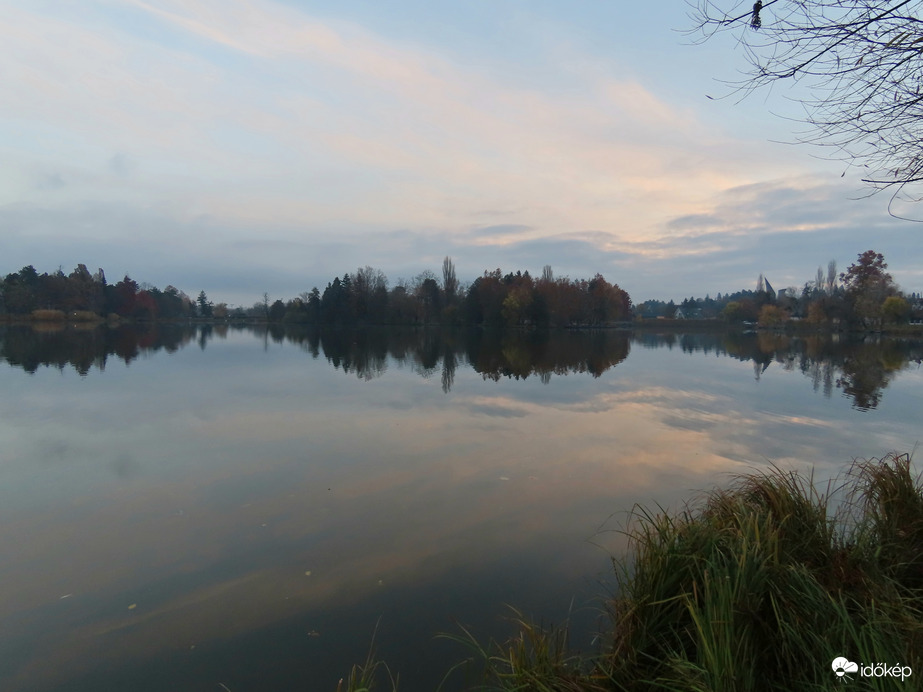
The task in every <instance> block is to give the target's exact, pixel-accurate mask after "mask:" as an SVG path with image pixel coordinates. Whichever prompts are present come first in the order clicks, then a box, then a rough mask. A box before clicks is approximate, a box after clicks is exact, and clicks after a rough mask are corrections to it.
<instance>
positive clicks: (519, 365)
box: [0, 325, 923, 411]
mask: <svg viewBox="0 0 923 692" xmlns="http://www.w3.org/2000/svg"><path fill="white" fill-rule="evenodd" d="M232 331H238V332H240V331H243V332H249V333H252V334H254V335H256V336H257V337H259V338H260V339H262V340H263V341H264V344H266V345H268V344H269V343H274V344H282V343H286V342H290V343H294V344H297V345H299V346H300V347H301V348H302V349H303V350H304V351H305V352H307V353H308V354H310V356H311V357H312V358H320V357H321V356H323V357H324V358H325V359H326V360H327V362H329V363H330V364H331V365H332V366H333V367H334V368H336V369H338V370H342V371H343V372H346V373H350V374H354V375H356V376H357V377H359V378H360V379H363V380H366V381H370V380H373V379H376V378H379V377H382V376H383V375H384V374H385V373H386V372H387V369H388V363H389V361H390V362H392V363H394V364H396V365H398V366H399V367H406V368H409V369H410V370H411V371H413V372H416V373H418V374H419V375H420V376H421V377H425V378H429V377H433V376H435V375H436V374H439V376H440V378H441V382H442V390H443V392H446V393H448V392H449V391H450V390H451V389H452V386H453V384H454V381H455V372H456V369H457V368H458V367H459V366H460V365H469V366H470V367H472V368H473V369H474V370H475V371H476V372H478V373H480V374H481V376H482V377H483V378H484V379H485V380H494V381H497V380H499V379H501V378H513V379H517V380H518V379H525V378H528V377H532V376H536V377H538V378H539V379H540V380H541V381H542V382H544V383H548V382H549V381H550V379H551V377H552V375H566V374H568V373H588V374H590V375H592V376H593V377H599V376H600V375H602V374H603V373H604V372H606V371H607V370H609V369H610V368H613V367H615V366H616V365H618V364H619V363H622V362H623V361H624V360H625V359H626V358H627V357H628V353H629V350H630V346H631V344H636V345H639V346H641V347H642V348H645V349H657V348H667V349H673V348H678V349H680V350H681V351H683V352H685V353H690V354H693V353H705V354H709V353H714V354H715V355H717V356H728V357H731V358H736V359H738V360H741V361H748V362H751V363H752V364H753V372H754V376H755V378H756V379H757V380H759V379H760V378H761V377H762V375H763V374H764V373H765V372H766V371H767V370H768V369H769V368H770V366H773V365H775V366H777V367H780V368H782V369H783V370H785V371H798V372H800V373H802V374H803V375H804V376H806V377H808V378H809V379H810V380H811V381H812V383H813V386H814V391H817V392H822V393H823V395H824V396H825V397H827V398H830V397H831V396H832V394H833V392H834V390H835V389H838V390H840V391H842V393H843V394H844V395H845V396H847V397H849V399H850V400H851V401H852V404H853V406H854V407H855V408H856V409H858V410H861V411H867V410H870V409H875V408H877V407H878V406H879V405H880V404H881V400H882V396H883V393H884V390H885V389H886V388H887V387H888V385H889V384H890V383H891V382H892V381H893V380H894V378H895V377H897V376H898V374H899V373H900V372H902V371H904V370H907V369H908V368H911V367H919V365H920V363H921V359H923V341H921V340H918V339H891V338H883V337H881V336H866V337H864V338H842V337H840V336H839V335H814V336H803V337H791V336H787V335H783V334H774V333H766V332H761V333H742V332H726V333H719V334H715V333H701V334H678V333H654V332H640V333H628V332H617V331H582V332H523V331H497V332H490V331H487V332H484V331H478V330H472V331H453V330H436V329H427V330H422V329H420V330H412V329H363V330H342V329H339V330H337V329H335V330H318V329H294V328H285V327H283V326H280V325H270V326H254V327H241V326H227V325H196V326H190V325H185V326H182V325H146V326H141V327H131V326H119V327H114V328H107V327H97V328H90V329H65V328H63V327H52V328H32V327H22V326H21V327H7V328H4V329H0V358H2V359H3V360H5V361H6V362H8V363H9V364H10V365H13V366H16V367H21V368H22V369H24V370H26V371H27V372H30V373H34V372H36V370H37V369H38V368H40V367H42V366H46V367H56V368H59V369H63V368H65V367H67V366H68V365H69V366H72V367H73V368H74V369H75V370H76V371H77V372H78V373H80V374H81V375H87V374H88V373H89V372H90V371H91V370H92V369H93V368H97V369H99V370H103V369H104V368H105V366H106V363H107V361H108V360H109V359H110V358H112V357H115V358H118V359H119V360H121V361H123V362H125V363H126V364H127V363H131V362H132V361H133V360H135V359H137V358H138V357H140V356H141V355H144V354H147V353H154V352H157V351H164V352H167V353H173V352H175V351H177V350H179V349H181V348H184V347H186V346H188V345H189V344H191V343H196V344H198V346H199V348H200V349H202V350H204V349H205V348H206V347H207V345H208V343H209V341H211V340H212V339H216V338H217V339H226V338H227V337H228V335H229V333H231V332H232Z"/></svg>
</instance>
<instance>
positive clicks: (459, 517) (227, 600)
mask: <svg viewBox="0 0 923 692" xmlns="http://www.w3.org/2000/svg"><path fill="white" fill-rule="evenodd" d="M921 358H923V343H921V342H920V341H913V340H883V339H876V338H872V337H869V338H867V339H866V340H864V341H853V340H849V339H846V338H836V337H819V336H818V337H805V338H789V337H785V336H781V335H772V334H765V333H760V334H740V333H727V334H725V333H721V334H710V333H707V334H670V333H666V334H659V333H655V332H651V331H645V332H639V333H629V332H619V331H593V332H566V333H555V334H530V333H522V332H504V333H493V334H492V333H484V332H477V331H474V332H448V331H438V330H385V329H377V330H364V331H345V330H344V331H329V332H317V331H305V330H301V331H297V330H285V329H282V328H269V329H267V328H236V327H226V326H199V327H194V326H193V327H168V326H158V327H148V328H145V329H131V328H129V327H120V328H105V327H101V328H93V329H53V328H46V329H39V328H36V329H33V328H30V327H0V363H2V366H0V389H2V392H3V396H2V399H0V522H2V524H0V525H2V526H3V531H2V533H0V584H2V589H0V689H3V690H7V691H8V692H20V691H21V692H25V691H26V690H28V691H29V692H42V691H45V690H68V691H74V692H77V691H84V690H86V691H90V690H92V691H93V692H98V691H99V690H115V689H126V690H129V689H130V690H132V691H133V692H139V691H146V690H168V689H169V690H221V689H222V687H224V688H225V689H229V690H231V691H232V692H243V691H244V690H256V689H273V690H331V691H332V690H334V689H335V688H336V683H337V680H339V679H340V678H341V677H344V676H345V675H346V674H347V673H348V671H349V667H350V665H351V664H352V663H356V662H361V661H362V660H364V658H365V655H366V652H367V651H368V648H369V645H370V642H371V640H372V636H373V633H375V645H376V648H377V650H378V652H379V655H380V656H381V657H382V658H384V659H385V660H386V661H387V662H388V663H389V665H390V666H391V667H392V669H394V670H395V671H398V672H400V676H401V689H402V690H411V691H413V690H431V689H434V688H435V686H436V685H437V684H438V682H439V680H440V679H441V677H442V675H443V673H444V672H445V671H446V670H448V669H449V667H451V665H452V664H453V663H455V662H457V661H459V660H461V659H463V658H464V657H465V656H466V654H467V652H466V651H465V650H464V649H463V648H462V647H461V646H460V645H458V644H457V643H455V642H452V641H449V640H446V639H443V638H435V635H437V634H439V633H440V632H449V633H454V634H458V633H459V632H460V629H459V625H464V626H465V627H467V628H470V629H471V630H472V631H473V632H474V633H475V634H476V635H478V636H480V637H484V638H485V639H486V638H487V637H490V636H493V637H502V636H505V635H506V634H508V633H509V632H511V631H512V630H511V627H512V625H511V624H510V623H509V621H508V617H509V616H510V614H511V611H510V609H509V606H514V607H516V608H518V609H519V610H521V611H522V612H523V613H525V614H526V615H528V616H533V617H534V618H535V619H537V620H543V621H544V622H545V623H551V622H554V623H559V622H561V621H562V620H563V619H564V618H566V617H568V615H569V614H570V618H571V620H572V622H573V627H574V643H575V645H577V646H579V647H583V648H591V647H592V646H593V645H594V644H593V642H594V637H593V634H594V632H595V631H596V628H597V627H599V626H601V624H600V612H601V608H602V606H603V600H602V599H603V598H604V597H605V596H606V594H607V593H609V592H611V589H612V588H613V579H612V574H611V572H612V570H611V560H610V556H611V555H618V554H620V552H621V551H622V550H624V548H625V544H624V539H623V538H622V536H621V534H620V533H619V532H618V529H619V528H623V527H624V526H625V525H626V522H627V520H628V514H627V513H628V512H629V511H630V510H631V509H632V507H633V506H634V505H635V504H636V503H640V504H641V505H643V506H648V507H655V506H656V505H657V504H659V505H660V506H663V507H672V508H676V507H681V506H682V503H683V502H684V501H685V500H687V499H690V498H692V497H694V495H695V493H696V491H697V490H700V489H707V488H711V487H714V486H715V485H716V484H723V483H726V482H728V480H729V478H730V477H731V475H732V474H735V473H742V472H747V471H749V470H752V469H764V468H767V467H768V466H769V465H770V464H776V465H778V466H781V467H783V468H793V469H801V470H809V469H813V472H814V475H815V478H816V479H817V480H818V482H820V483H825V482H826V481H827V480H828V479H830V478H833V477H835V476H837V475H838V474H842V473H843V472H844V471H845V469H846V468H847V467H848V464H849V463H850V461H851V460H852V459H853V458H855V457H878V456H882V455H883V454H885V453H887V452H889V451H912V450H913V449H914V447H915V445H916V444H917V442H918V441H919V440H920V439H921V437H923V415H921V411H923V386H921V385H923V369H921V366H920V361H921ZM603 624H604V623H603ZM376 630H377V632H376ZM454 684H455V686H457V685H460V684H461V680H458V681H456V682H455V683H454ZM448 689H453V686H452V685H451V684H450V685H449V686H448Z"/></svg>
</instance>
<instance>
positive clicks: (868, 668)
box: [831, 656, 913, 682]
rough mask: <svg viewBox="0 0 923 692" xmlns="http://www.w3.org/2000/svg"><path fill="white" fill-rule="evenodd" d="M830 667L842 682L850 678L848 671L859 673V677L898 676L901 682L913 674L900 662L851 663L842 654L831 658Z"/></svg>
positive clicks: (908, 667)
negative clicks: (889, 663) (895, 663)
mask: <svg viewBox="0 0 923 692" xmlns="http://www.w3.org/2000/svg"><path fill="white" fill-rule="evenodd" d="M831 667H832V668H833V672H834V673H836V676H837V677H838V678H840V680H841V681H844V682H845V681H846V680H850V679H851V676H850V675H849V674H850V673H859V677H862V678H900V679H901V682H903V681H904V680H906V679H907V678H909V677H910V676H911V675H912V674H913V671H912V670H911V669H910V666H902V665H901V664H900V663H898V664H897V665H893V666H891V665H888V664H886V663H874V664H872V665H865V664H864V663H862V664H860V663H853V662H852V661H850V660H849V659H846V658H844V657H842V656H838V657H837V658H835V659H833V663H832V664H831Z"/></svg>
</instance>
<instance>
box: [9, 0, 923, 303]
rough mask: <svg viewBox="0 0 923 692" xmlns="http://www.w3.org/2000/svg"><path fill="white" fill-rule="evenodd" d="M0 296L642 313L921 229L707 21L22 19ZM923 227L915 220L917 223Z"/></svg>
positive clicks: (174, 9) (549, 13) (555, 12)
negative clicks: (430, 291)
mask: <svg viewBox="0 0 923 692" xmlns="http://www.w3.org/2000/svg"><path fill="white" fill-rule="evenodd" d="M0 11H2V13H3V22H2V23H0V85H2V88H0V273H2V274H6V273H9V272H13V271H17V270H18V269H20V268H21V267H23V266H25V265H28V264H32V265H34V266H35V268H36V269H37V270H38V271H39V272H51V271H55V270H57V269H58V267H61V268H63V270H64V271H65V273H68V272H70V271H71V270H72V269H73V268H74V267H76V265H77V264H78V263H84V264H86V265H87V266H88V267H89V269H90V271H95V269H96V268H97V267H102V268H103V269H104V270H105V271H106V275H107V277H108V278H109V280H110V281H113V280H118V279H120V278H121V277H122V276H124V275H125V274H128V275H130V276H131V277H132V278H133V279H135V280H136V281H139V282H147V283H151V284H153V285H156V286H158V287H160V288H163V287H165V286H167V285H173V286H176V287H177V288H180V289H182V290H184V291H186V292H187V293H189V294H190V295H197V294H198V292H199V291H200V290H205V291H206V292H207V294H208V296H209V298H210V299H212V300H213V301H215V302H227V303H229V304H232V305H245V306H246V305H250V304H252V303H254V302H256V301H258V300H260V299H261V297H262V295H263V293H264V292H266V293H268V294H269V295H270V297H271V299H276V298H281V299H283V300H287V299H290V298H292V297H295V296H297V295H298V294H299V293H301V292H303V291H308V290H310V289H311V287H313V286H318V287H319V288H320V289H321V290H323V288H324V286H326V284H327V282H328V281H330V280H331V279H332V278H333V277H334V276H341V275H342V274H344V273H346V272H350V273H352V272H354V271H355V270H356V269H357V268H358V267H364V266H366V265H369V266H372V267H376V268H380V269H381V270H382V271H384V272H385V274H386V275H387V276H388V277H389V279H390V281H391V285H394V284H395V283H396V282H397V281H398V280H400V279H407V280H410V279H412V278H413V277H414V276H416V275H418V274H419V273H420V272H423V271H425V270H430V271H433V272H436V273H437V274H438V273H439V272H440V268H441V265H442V260H443V258H444V257H445V256H449V257H451V258H452V259H453V261H454V263H455V266H456V270H457V274H458V277H459V279H460V280H462V281H463V282H469V281H472V280H473V279H474V278H476V277H477V276H479V275H481V274H482V273H483V272H484V271H485V270H493V269H496V268H500V269H501V270H502V271H503V272H504V273H506V272H508V271H516V270H528V271H529V272H531V273H532V274H533V275H536V274H540V273H541V270H542V267H543V266H544V265H546V264H550V265H551V266H552V268H553V270H554V273H555V275H556V276H570V277H571V278H589V277H591V276H593V275H594V274H596V273H601V274H603V275H604V276H605V277H606V278H607V279H608V280H609V281H612V282H615V283H618V284H619V285H620V286H621V287H622V288H624V289H625V290H626V291H628V293H629V294H630V295H631V297H632V299H633V300H634V301H635V302H636V303H637V302H641V301H643V300H647V299H651V298H656V299H662V300H669V299H671V298H672V299H682V298H684V297H689V296H697V297H704V296H705V295H706V294H709V295H711V296H715V294H717V293H719V292H721V293H726V292H729V291H736V290H739V289H743V288H751V289H752V288H755V285H756V280H757V277H758V275H759V274H760V273H762V274H764V275H765V276H766V277H767V278H768V279H769V280H770V281H771V282H772V284H773V286H774V287H775V288H777V289H779V288H783V287H787V286H796V287H799V288H800V287H801V286H802V285H803V284H804V283H805V282H807V281H809V280H812V279H813V278H814V275H815V273H816V270H817V267H818V266H822V267H823V268H824V271H825V272H826V267H827V263H828V261H830V260H835V261H836V262H837V263H838V266H839V268H840V270H841V271H842V270H843V269H845V268H846V267H847V266H848V265H849V264H850V263H852V262H854V261H855V260H856V258H857V256H858V255H859V254H860V253H862V252H864V251H865V250H869V249H874V250H876V251H877V252H882V253H883V254H884V255H885V259H886V261H888V263H889V269H890V271H891V273H892V274H893V276H894V278H895V279H896V281H897V282H898V283H899V284H900V286H901V287H902V288H903V289H904V290H907V291H921V290H923V242H921V238H923V226H921V225H920V224H918V223H912V222H908V221H902V220H899V219H895V218H893V217H892V216H890V215H889V213H888V202H889V196H888V195H887V193H884V194H878V195H873V196H871V197H869V196H868V192H869V190H868V189H867V188H865V187H864V186H863V184H862V183H861V181H860V177H861V176H860V174H859V172H857V171H855V170H854V169H849V168H847V167H846V166H845V165H844V164H843V163H842V162H837V161H833V160H830V159H826V158H821V157H820V155H825V154H826V153H828V152H823V151H817V150H815V149H812V148H810V147H807V146H804V145H793V144H792V142H793V141H794V140H795V139H796V138H797V132H798V131H799V125H798V123H796V122H793V121H792V119H791V118H792V117H796V116H797V113H798V104H797V102H796V100H795V97H797V92H795V91H792V90H790V89H788V88H786V87H785V86H781V85H780V86H777V87H776V88H774V89H773V90H772V91H771V92H766V93H763V92H760V93H757V94H755V95H753V96H751V97H749V98H747V99H745V100H743V101H741V100H740V99H739V98H737V97H735V96H734V95H732V94H731V95H729V94H730V89H729V87H728V86H727V84H726V82H727V81H728V80H734V79H737V78H739V73H740V71H741V70H743V69H744V68H745V67H746V65H745V62H744V56H743V54H742V53H741V51H740V50H739V47H738V46H737V45H736V43H735V39H734V37H733V36H726V37H719V38H718V39H717V40H713V41H710V42H708V43H706V44H704V45H696V43H695V41H693V39H692V38H691V37H690V36H689V35H688V34H686V33H684V31H683V30H684V29H688V28H689V27H690V26H691V25H692V21H691V20H690V19H689V18H688V11H689V7H688V6H687V5H686V3H685V2H684V1H683V0H663V1H661V2H657V3H638V2H626V1H625V0H611V1H610V2H603V3H601V2H598V0H571V1H569V2H567V3H561V2H550V1H545V0H504V1H503V2H497V1H496V0H489V1H488V0H467V1H466V2H441V1H434V0H427V2H423V1H422V0H395V1H394V2H387V3H383V2H380V0H337V1H336V2H320V1H319V2H307V1H304V0H148V1H145V0H73V1H71V0H30V2H28V3H23V2H20V1H19V0H0ZM921 215H923V212H921V213H917V216H921Z"/></svg>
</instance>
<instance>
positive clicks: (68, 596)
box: [58, 593, 74, 601]
mask: <svg viewBox="0 0 923 692" xmlns="http://www.w3.org/2000/svg"><path fill="white" fill-rule="evenodd" d="M73 595H74V594H72V593H66V594H64V595H63V596H61V598H59V599H58V600H59V601H63V600H64V599H65V598H70V597H71V596H73Z"/></svg>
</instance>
